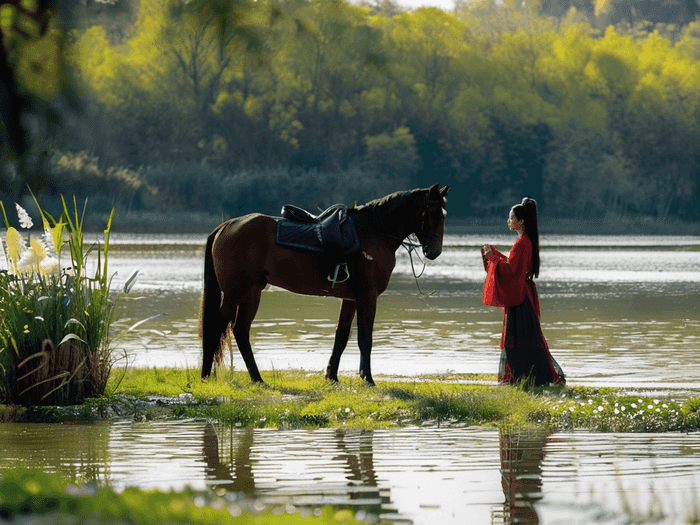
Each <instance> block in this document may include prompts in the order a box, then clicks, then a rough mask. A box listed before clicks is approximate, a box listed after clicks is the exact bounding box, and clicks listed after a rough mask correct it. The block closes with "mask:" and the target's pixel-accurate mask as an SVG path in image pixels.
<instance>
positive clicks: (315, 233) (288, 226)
mask: <svg viewBox="0 0 700 525" xmlns="http://www.w3.org/2000/svg"><path fill="white" fill-rule="evenodd" d="M277 244H280V245H282V246H290V247H292V248H301V249H303V250H308V251H312V252H322V253H327V254H329V255H332V256H336V257H337V256H341V255H349V254H351V253H353V252H356V251H357V250H359V249H360V239H359V238H358V237H357V231H356V230H355V224H354V223H353V222H352V220H351V219H350V218H347V219H346V220H345V221H343V222H342V224H339V223H337V222H336V223H334V224H331V225H328V224H324V223H310V224H303V223H297V222H292V221H288V220H287V219H278V221H277Z"/></svg>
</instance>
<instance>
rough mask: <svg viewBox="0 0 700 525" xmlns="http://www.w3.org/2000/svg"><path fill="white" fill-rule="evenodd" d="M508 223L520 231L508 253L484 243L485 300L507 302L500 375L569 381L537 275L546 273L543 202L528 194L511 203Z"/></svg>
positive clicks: (496, 303)
mask: <svg viewBox="0 0 700 525" xmlns="http://www.w3.org/2000/svg"><path fill="white" fill-rule="evenodd" d="M508 227H509V228H510V229H511V230H513V231H516V232H518V235H519V237H518V240H517V241H515V244H514V245H513V248H512V249H511V250H510V254H509V256H508V257H506V256H505V255H503V254H502V253H501V252H499V251H498V250H496V249H495V248H494V247H493V246H489V245H486V246H484V247H483V248H482V249H481V255H482V258H483V260H484V269H486V270H487V276H486V283H485V284H484V295H483V300H484V303H485V304H487V305H489V306H503V307H504V312H503V334H502V335H501V362H500V366H499V370H498V380H499V381H502V382H504V383H510V384H515V383H520V382H525V383H527V384H528V385H548V384H550V383H557V384H562V385H563V384H565V382H566V378H565V377H564V373H563V372H562V370H561V368H560V367H559V365H558V364H557V362H556V361H555V360H554V358H552V356H551V354H550V353H549V348H548V347H547V342H546V341H545V339H544V335H542V328H541V327H540V302H539V298H538V296H537V287H536V286H535V281H534V278H535V277H537V276H538V275H539V273H540V242H539V232H538V228H537V203H536V202H535V201H534V200H533V199H530V198H528V197H526V198H524V199H523V201H522V203H521V204H516V205H515V206H513V208H511V210H510V215H509V216H508Z"/></svg>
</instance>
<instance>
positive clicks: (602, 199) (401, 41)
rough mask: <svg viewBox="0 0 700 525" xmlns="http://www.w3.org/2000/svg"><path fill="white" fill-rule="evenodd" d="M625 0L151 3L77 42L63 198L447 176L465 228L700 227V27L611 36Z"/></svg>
mask: <svg viewBox="0 0 700 525" xmlns="http://www.w3.org/2000/svg"><path fill="white" fill-rule="evenodd" d="M622 5H626V4H624V3H621V2H612V1H611V2H603V3H600V2H599V3H598V4H596V6H593V5H591V6H589V7H588V8H581V9H579V8H578V7H577V8H573V7H572V6H571V5H570V4H567V3H566V2H564V3H563V4H562V3H561V2H560V3H558V4H556V5H555V4H551V3H550V4H548V5H547V6H544V5H543V4H541V3H539V2H525V3H523V2H498V3H495V2H492V1H490V0H485V1H483V2H469V3H459V5H458V6H457V8H456V10H455V12H454V13H446V12H444V11H442V10H439V9H428V8H422V9H416V10H414V11H411V12H403V13H397V12H396V11H395V10H392V9H384V8H381V9H380V8H379V7H381V6H378V7H377V8H366V7H360V6H357V5H352V4H350V3H348V2H345V1H342V0H334V1H326V0H312V1H310V2H285V3H283V4H282V5H278V4H275V6H273V5H272V4H271V3H269V2H263V1H260V2H252V3H250V2H244V1H241V0H227V1H218V0H217V1H216V2H213V1H210V0H201V1H197V2H182V1H179V0H158V1H154V2H146V3H141V4H139V6H140V7H139V9H138V11H137V13H136V15H135V22H134V23H133V25H131V26H129V27H125V28H123V29H124V31H123V35H122V37H121V38H120V39H115V37H114V36H113V34H110V33H109V32H108V31H107V30H105V29H103V28H101V27H99V26H96V25H94V24H87V23H86V24H84V25H85V27H88V26H90V27H89V29H85V30H81V31H78V32H76V33H75V35H74V36H75V39H74V41H72V42H71V47H70V53H69V56H70V57H71V60H72V64H73V66H74V67H75V68H76V70H78V71H79V73H80V78H81V79H82V82H83V83H84V87H85V90H86V91H85V92H86V93H87V94H88V95H89V96H90V97H91V98H90V100H91V103H92V104H91V105H90V107H91V110H90V111H88V112H87V115H86V118H85V119H83V120H81V121H80V122H79V123H76V125H75V126H74V127H71V128H70V129H69V132H68V133H66V135H65V145H64V148H65V151H64V153H61V154H60V155H56V156H54V158H53V159H52V169H53V171H54V177H55V179H56V185H57V186H58V187H59V189H60V190H61V191H65V190H64V189H63V188H62V187H60V186H61V184H64V185H65V184H68V182H66V181H71V182H70V184H71V185H72V186H71V187H73V186H75V185H77V184H78V183H80V182H81V181H84V182H85V185H86V187H89V188H94V189H95V192H98V193H99V192H102V191H103V190H102V187H103V186H104V187H108V188H109V189H108V190H105V191H104V193H105V194H106V195H109V197H111V198H114V199H116V200H117V201H119V204H121V205H124V206H125V207H136V208H139V207H144V208H146V209H148V208H149V207H150V208H151V209H157V210H164V209H175V210H178V209H179V210H185V209H186V210H191V209H192V208H203V209H208V210H211V209H212V208H213V207H214V206H213V204H214V203H212V202H211V196H212V195H214V196H215V199H216V200H218V201H219V202H217V203H216V206H217V207H218V208H220V209H221V211H223V212H226V213H228V214H231V215H240V214H242V213H245V212H251V211H276V210H277V209H278V208H279V206H280V205H281V204H283V203H284V201H283V200H286V201H290V200H293V201H295V202H296V203H297V204H307V203H308V204H309V205H310V206H311V207H315V206H324V205H329V204H332V203H334V202H339V201H343V202H346V203H348V204H349V203H351V202H352V201H354V200H357V201H358V202H363V201H365V200H368V199H366V198H364V197H363V195H360V193H363V190H364V194H369V199H371V198H375V197H378V196H381V195H383V194H385V193H388V192H389V191H392V190H396V189H408V188H407V187H408V186H425V185H427V184H432V183H434V182H436V181H440V182H441V183H442V184H450V185H451V186H452V187H453V190H452V191H453V199H451V210H450V212H451V213H452V214H455V215H491V214H495V213H500V212H502V210H503V209H507V207H508V206H510V205H511V204H512V202H513V201H515V200H518V199H519V197H518V196H521V195H522V194H531V195H533V196H535V197H536V198H540V199H541V205H542V210H543V211H544V212H545V213H548V214H550V215H555V216H556V215H558V216H562V217H572V218H580V217H601V216H604V215H606V214H608V213H611V214H615V215H622V214H644V215H655V216H657V217H660V218H661V219H664V218H665V217H667V216H669V215H676V216H681V217H683V218H697V213H698V211H697V210H698V209H700V200H699V199H700V197H698V195H699V194H698V191H697V190H698V187H700V172H698V170H697V169H696V168H695V167H694V160H693V159H694V158H695V157H697V155H698V154H700V152H699V151H698V147H700V146H698V145H699V144H700V126H699V125H698V118H697V116H698V114H699V113H700V90H698V87H697V86H698V85H700V76H699V75H700V52H699V51H698V50H700V44H698V42H700V38H698V34H700V32H699V31H698V28H697V23H696V22H692V23H689V24H688V25H687V26H685V27H683V28H682V29H681V28H679V27H676V28H672V27H670V26H666V27H664V28H662V27H660V26H657V25H654V24H655V23H656V22H657V21H653V23H650V24H647V25H644V24H641V21H639V20H634V21H630V24H631V25H629V27H627V28H625V27H623V26H621V25H617V26H615V25H611V23H610V22H612V23H616V22H618V21H619V20H618V19H619V18H620V12H621V11H618V10H619V9H622V8H621V7H620V6H622ZM577 9H579V10H578V11H577ZM552 10H553V11H552ZM555 11H556V12H555ZM543 13H549V15H552V16H555V17H557V18H556V19H555V18H552V16H548V15H547V14H543ZM682 18H683V17H682ZM691 18H692V17H691ZM684 20H685V18H684ZM640 24H641V25H640ZM655 28H656V29H658V31H654V29H655ZM603 29H604V31H601V30H603ZM86 130H88V131H86ZM87 151H89V152H90V153H84V152H87ZM79 152H83V153H79ZM83 157H89V158H90V159H91V160H90V161H89V162H87V161H84V162H82V165H81V166H78V164H79V163H80V162H78V161H81V160H85V159H84V158H83ZM95 159H97V160H95ZM358 167H362V168H358ZM78 174H80V175H78ZM83 174H84V175H86V176H85V177H83V176H82V175H83ZM370 186H371V189H373V190H377V191H376V192H373V193H372V192H370V191H369V187H370ZM386 187H388V188H389V190H388V191H385V188H386ZM280 188H284V189H283V190H281V189H280ZM319 188H323V189H322V190H320V189H319ZM365 188H368V189H367V190H365ZM207 190H209V191H208V193H207ZM71 192H72V193H75V192H74V191H71ZM303 201H306V202H303ZM499 210H501V211H500V212H499ZM218 211H219V210H218V209H217V212H218Z"/></svg>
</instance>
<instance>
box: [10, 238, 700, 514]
mask: <svg viewBox="0 0 700 525" xmlns="http://www.w3.org/2000/svg"><path fill="white" fill-rule="evenodd" d="M204 240H205V236H172V235H164V236H147V235H141V236H139V235H128V236H119V235H117V234H115V235H114V236H113V243H114V244H115V245H116V244H123V245H125V246H124V248H123V249H119V250H117V249H116V247H115V250H113V251H112V252H110V271H116V272H117V275H116V276H115V278H114V281H113V289H114V290H115V292H117V291H118V290H119V289H120V288H121V287H122V286H123V284H124V281H125V279H126V278H127V277H128V276H129V275H130V274H131V272H132V271H133V270H138V271H139V278H138V281H137V283H136V285H135V286H134V288H133V289H132V291H131V292H130V293H129V294H119V295H118V312H117V321H116V323H115V325H114V327H115V334H117V335H118V338H117V340H116V343H117V344H116V346H117V348H118V349H120V350H121V351H123V352H125V353H126V355H127V357H128V359H129V363H130V366H138V367H153V366H156V367H158V366H188V367H190V368H198V367H199V365H200V359H201V358H200V342H199V338H198V321H197V311H198V301H199V296H200V293H201V286H202V257H203V248H202V247H203V244H204ZM514 240H515V237H513V236H476V235H472V236H469V235H447V236H446V238H445V249H444V252H443V254H442V255H441V256H440V257H439V258H438V259H437V260H436V261H431V262H429V264H428V265H427V267H426V268H425V272H424V275H423V277H421V278H420V279H419V280H418V284H416V280H415V279H414V277H413V273H412V270H411V263H410V260H409V258H408V256H407V255H406V252H405V251H403V250H400V251H399V260H398V265H397V268H396V270H395V272H394V275H393V277H392V281H391V283H390V286H389V289H388V290H387V291H386V292H385V294H384V295H382V297H381V298H380V300H379V307H378V315H377V321H376V326H375V345H374V348H373V353H372V363H373V372H374V375H375V379H376V380H378V381H382V380H387V379H382V375H391V374H397V375H402V376H416V375H420V374H428V373H430V374H433V373H437V374H440V373H445V372H448V371H454V372H460V373H489V374H494V373H495V372H496V369H497V366H498V363H497V361H498V355H499V351H498V343H499V339H500V331H501V322H502V315H503V314H502V310H501V309H497V308H490V307H486V306H484V305H483V304H482V303H481V292H482V287H483V280H484V271H483V266H482V263H481V257H480V254H479V247H480V246H481V245H482V244H485V243H491V244H495V245H496V246H497V247H498V248H499V249H501V250H502V251H507V249H508V248H509V246H511V245H512V243H513V241H514ZM127 247H128V249H127ZM415 263H416V265H417V266H418V267H419V268H422V262H419V261H417V260H416V261H415ZM418 286H419V287H420V290H421V291H422V293H419V288H418ZM538 288H539V292H540V300H541V308H542V327H543V331H544V334H545V337H546V338H547V340H548V343H549V346H550V349H551V351H552V354H553V355H554V356H555V357H556V359H557V361H558V362H559V363H560V364H561V366H562V367H563V369H564V371H565V372H566V374H567V379H568V382H569V384H574V385H575V384H580V385H598V386H621V387H624V388H627V389H630V390H634V391H636V392H640V395H647V394H653V395H668V396H671V397H675V396H677V397H683V396H687V395H689V394H690V395H696V396H697V395H698V394H700V390H699V385H700V300H698V299H699V297H700V237H689V236H678V237H646V236H625V237H611V236H544V237H543V239H542V270H541V273H540V278H539V279H538ZM339 306H340V305H339V301H338V300H335V299H328V298H314V297H301V296H295V295H292V294H290V293H287V292H285V291H282V290H279V289H274V288H269V289H268V290H266V291H265V292H264V295H263V300H262V304H261V307H260V311H259V313H258V316H257V319H256V323H255V324H254V327H253V335H252V339H253V347H254V349H255V354H256V358H257V361H258V365H259V366H260V368H261V370H262V371H263V372H262V373H263V378H264V377H265V373H266V371H267V372H268V373H269V371H270V370H272V369H273V368H274V369H284V368H303V369H306V370H309V371H315V372H317V373H319V374H322V373H323V370H324V369H325V365H326V362H327V360H328V357H329V355H330V348H331V346H332V341H333V337H334V328H335V321H336V317H337V313H338V310H339ZM155 314H163V315H161V316H160V317H157V318H156V319H153V320H151V321H148V322H146V323H144V324H142V325H140V326H138V327H137V328H135V329H133V330H131V331H128V332H127V329H128V328H129V327H130V326H132V325H133V324H134V323H136V322H137V321H139V320H141V319H145V318H147V317H150V316H152V315H155ZM227 359H228V357H227ZM233 363H234V366H235V367H236V368H238V369H241V368H242V367H243V365H242V361H241V359H240V357H239V356H238V354H237V353H236V354H235V355H234V356H233ZM358 364H359V352H358V351H357V347H356V339H355V337H351V341H350V344H349V346H348V350H347V351H346V353H345V354H344V356H343V359H342V361H341V372H346V373H355V372H356V370H357V367H358ZM341 379H342V378H341ZM0 443H2V444H3V446H4V448H5V451H4V452H5V453H4V454H3V455H2V457H0V469H2V468H7V467H11V466H17V465H18V464H23V465H27V466H41V467H44V468H46V469H48V470H53V471H61V472H66V473H71V474H75V475H78V476H79V477H81V478H83V479H97V480H99V481H101V482H107V483H110V484H112V485H114V486H115V487H118V488H122V487H125V486H132V485H136V486H140V487H144V488H160V489H163V490H170V489H181V488H183V487H184V486H186V485H191V486H193V487H195V488H199V489H205V488H207V487H211V486H216V487H219V488H223V489H225V490H227V491H228V493H229V494H232V495H249V496H254V497H255V498H257V501H259V502H262V503H264V504H266V505H271V506H280V505H282V506H283V505H287V504H292V505H295V506H297V507H305V506H306V507H309V508H312V507H315V506H317V505H323V504H334V505H338V506H342V507H349V508H352V509H354V510H357V511H361V512H366V513H368V514H367V515H372V516H373V515H381V516H382V517H385V518H387V519H391V520H392V521H396V522H411V523H415V524H429V523H430V524H432V523H443V524H452V523H455V524H457V523H475V524H480V523H511V522H512V523H515V522H518V523H546V524H557V523H566V524H579V523H580V524H584V523H597V524H608V523H610V524H613V523H615V524H617V523H630V522H635V523H651V522H659V520H658V519H657V518H658V517H659V515H660V514H663V515H664V516H665V518H664V520H662V522H663V523H685V522H686V520H687V518H688V517H689V516H691V517H692V516H693V513H695V515H696V516H697V515H698V514H699V513H700V498H698V497H697V495H696V489H698V488H700V468H699V467H700V433H697V432H691V433H671V434H596V433H590V432H583V431H575V432H558V433H553V434H548V435H543V434H542V433H540V432H536V431H527V432H526V431H522V432H520V433H516V434H513V435H503V434H501V435H499V432H498V430H495V429H492V428H475V427H466V428H436V427H409V428H400V429H391V430H381V431H372V432H367V431H365V432H362V431H351V430H347V431H345V430H317V431H302V430H299V431H276V430H258V429H255V430H253V429H242V428H235V427H233V428H230V427H228V428H227V427H221V426H214V425H212V424H210V423H208V422H206V421H152V422H140V423H139V422H130V421H122V422H110V423H95V424H87V425H85V424H82V425H81V424H64V425H36V424H32V425H23V424H0ZM236 497H238V496H236Z"/></svg>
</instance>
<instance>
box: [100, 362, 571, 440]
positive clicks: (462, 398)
mask: <svg viewBox="0 0 700 525" xmlns="http://www.w3.org/2000/svg"><path fill="white" fill-rule="evenodd" d="M224 375H225V376H226V379H223V378H222V376H224ZM488 377H489V378H490V376H488ZM117 385H118V387H117ZM110 387H111V388H113V389H114V388H116V391H117V392H121V393H123V394H127V395H131V396H136V397H139V396H140V397H143V396H148V395H165V396H179V395H181V394H188V395H192V397H193V399H194V400H196V401H198V403H192V404H188V405H185V406H182V407H180V408H179V409H178V410H177V411H178V413H179V415H181V416H185V417H209V418H212V419H216V420H219V421H221V422H223V423H228V424H239V425H242V426H254V427H271V428H308V427H311V428H318V427H354V428H387V427H393V426H402V425H412V424H422V423H424V422H426V421H428V422H431V423H435V424H445V423H450V424H454V423H459V424H469V425H483V424H500V423H509V422H516V423H517V422H519V421H530V420H533V421H538V420H539V421H540V422H542V421H543V410H544V407H545V403H544V401H543V399H544V394H533V393H528V392H525V391H522V390H518V389H515V388H509V387H503V386H491V385H483V384H460V383H455V382H448V381H442V380H437V379H434V378H430V379H425V378H417V379H414V380H405V378H404V380H403V381H396V380H391V381H382V380H381V379H380V380H379V381H378V383H377V386H376V387H369V386H367V385H366V384H365V382H364V381H362V380H360V379H359V378H357V377H354V376H343V377H341V382H340V384H333V383H329V382H328V381H326V380H325V379H324V378H323V377H322V376H320V375H318V374H307V373H306V372H304V371H300V370H287V371H284V372H279V371H277V372H273V373H272V374H270V377H269V378H268V380H267V382H266V383H264V384H262V385H257V384H252V383H251V382H250V379H249V377H248V374H247V373H244V372H234V373H233V374H231V373H229V372H225V373H222V372H220V374H219V379H218V380H216V379H214V380H209V381H206V382H204V383H202V382H201V381H200V380H199V377H198V372H196V371H193V370H184V369H166V370H159V369H149V370H145V369H140V370H129V371H128V372H126V374H124V375H123V378H122V371H119V370H117V371H115V373H114V374H113V375H112V379H111V380H110V384H109V385H108V387H107V391H108V392H109V391H110ZM555 390H557V391H558V389H555ZM547 395H549V394H547ZM212 400H217V401H218V402H216V403H213V404H212Z"/></svg>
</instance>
